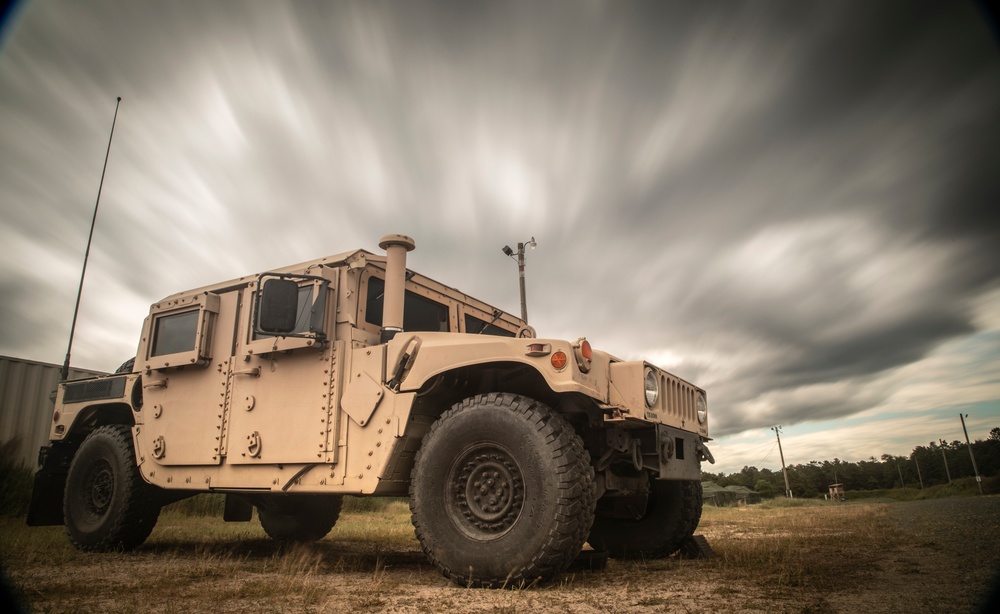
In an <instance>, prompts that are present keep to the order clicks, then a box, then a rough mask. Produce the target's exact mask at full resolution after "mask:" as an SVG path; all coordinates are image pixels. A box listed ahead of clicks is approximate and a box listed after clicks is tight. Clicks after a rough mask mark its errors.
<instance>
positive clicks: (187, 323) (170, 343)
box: [149, 309, 200, 356]
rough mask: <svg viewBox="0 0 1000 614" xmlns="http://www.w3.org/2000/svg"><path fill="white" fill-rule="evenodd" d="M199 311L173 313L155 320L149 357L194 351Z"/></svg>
mask: <svg viewBox="0 0 1000 614" xmlns="http://www.w3.org/2000/svg"><path fill="white" fill-rule="evenodd" d="M199 313H200V311H199V310H197V309H195V310H194V311H186V312H184V313H175V314H173V315H167V316H161V317H159V318H156V324H155V330H154V331H153V350H152V351H151V352H150V353H149V354H150V356H165V355H167V354H177V353H178V352H189V351H191V350H193V349H194V344H195V339H196V338H197V336H198V314H199Z"/></svg>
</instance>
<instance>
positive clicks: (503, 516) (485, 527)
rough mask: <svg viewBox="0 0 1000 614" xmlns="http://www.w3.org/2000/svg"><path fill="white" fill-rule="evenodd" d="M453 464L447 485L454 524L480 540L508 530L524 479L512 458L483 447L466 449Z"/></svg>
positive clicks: (521, 498) (517, 513)
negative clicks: (448, 484)
mask: <svg viewBox="0 0 1000 614" xmlns="http://www.w3.org/2000/svg"><path fill="white" fill-rule="evenodd" d="M453 467H454V471H453V472H452V475H453V478H452V479H451V480H450V487H451V492H452V501H453V503H454V507H453V508H452V510H457V511H458V514H454V513H453V517H454V518H455V520H456V521H457V524H459V526H460V527H461V528H462V529H463V530H464V531H465V532H466V533H467V534H469V535H470V536H472V537H475V538H478V539H483V540H488V539H493V538H497V537H500V536H501V535H503V534H504V533H506V532H507V531H508V530H510V528H511V527H512V526H514V523H515V522H516V521H517V519H518V517H519V516H520V515H521V507H522V505H523V504H524V481H523V480H522V478H521V472H520V469H519V468H518V466H517V463H515V462H514V459H513V458H511V456H510V455H509V454H508V453H507V452H506V451H505V450H502V449H500V448H497V447H494V446H484V447H479V448H476V449H474V450H472V451H470V452H468V453H467V454H466V455H465V456H463V457H462V458H461V459H459V461H458V462H457V463H455V465H454V466H453Z"/></svg>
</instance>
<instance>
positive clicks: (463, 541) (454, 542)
mask: <svg viewBox="0 0 1000 614" xmlns="http://www.w3.org/2000/svg"><path fill="white" fill-rule="evenodd" d="M410 510H411V512H412V520H413V525H414V529H415V532H416V535H417V539H419V540H420V544H421V546H422V547H423V550H424V553H425V554H426V555H427V557H428V558H429V559H430V560H431V562H433V563H434V564H435V565H437V566H438V568H439V569H440V570H441V573H442V574H444V576H445V577H448V578H451V579H452V580H453V581H454V582H455V583H456V584H460V585H462V586H484V587H499V586H523V585H525V584H531V583H534V582H536V581H539V580H547V579H549V578H551V577H552V576H554V575H555V574H557V573H559V572H560V571H562V570H563V569H565V568H566V567H567V566H568V565H569V564H570V563H571V562H572V561H573V559H574V557H576V555H577V554H578V553H579V552H580V549H581V548H582V547H583V544H584V542H585V541H586V536H587V534H588V532H589V529H590V525H591V523H592V522H593V518H594V471H593V469H592V468H591V466H590V457H589V455H588V454H587V452H586V450H584V447H583V443H582V442H581V440H580V438H579V436H577V434H576V433H575V432H574V431H573V428H572V426H570V424H569V423H568V422H566V421H565V420H564V419H563V418H562V416H560V415H559V414H557V413H555V412H554V411H552V410H551V409H550V408H549V407H548V406H546V405H543V404H541V403H538V402H536V401H534V400H532V399H529V398H526V397H522V396H518V395H514V394H496V393H493V394H488V395H487V394H484V395H479V396H476V397H473V398H469V399H466V400H465V401H463V402H462V403H460V404H458V405H455V406H454V407H453V408H452V409H450V410H448V411H447V412H445V413H444V415H442V416H441V418H440V419H439V420H438V421H437V422H435V423H434V425H433V426H432V427H431V430H430V432H429V433H428V434H427V436H426V437H425V438H424V441H423V444H422V445H421V448H420V451H419V452H418V453H417V457H416V462H415V466H414V469H413V475H412V478H411V481H410Z"/></svg>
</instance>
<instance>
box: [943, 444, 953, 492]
mask: <svg viewBox="0 0 1000 614" xmlns="http://www.w3.org/2000/svg"><path fill="white" fill-rule="evenodd" d="M941 458H943V459H944V474H945V475H946V476H948V483H949V484H951V471H950V470H949V469H948V456H947V455H946V454H945V453H944V446H941Z"/></svg>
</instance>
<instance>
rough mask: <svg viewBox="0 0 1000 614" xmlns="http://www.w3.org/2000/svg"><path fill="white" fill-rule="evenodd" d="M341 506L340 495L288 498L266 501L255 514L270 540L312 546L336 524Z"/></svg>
mask: <svg viewBox="0 0 1000 614" xmlns="http://www.w3.org/2000/svg"><path fill="white" fill-rule="evenodd" d="M343 503H344V498H343V497H341V496H340V495H288V496H284V497H271V498H269V499H268V500H267V501H266V502H265V503H263V504H260V505H258V506H257V511H258V515H259V516H260V526H262V527H264V532H265V533H267V535H268V537H270V538H271V539H273V540H276V541H283V542H314V541H317V540H320V539H323V538H324V537H326V534H327V533H329V532H330V530H331V529H332V528H333V525H335V524H337V519H338V518H339V517H340V509H341V507H342V506H343Z"/></svg>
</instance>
